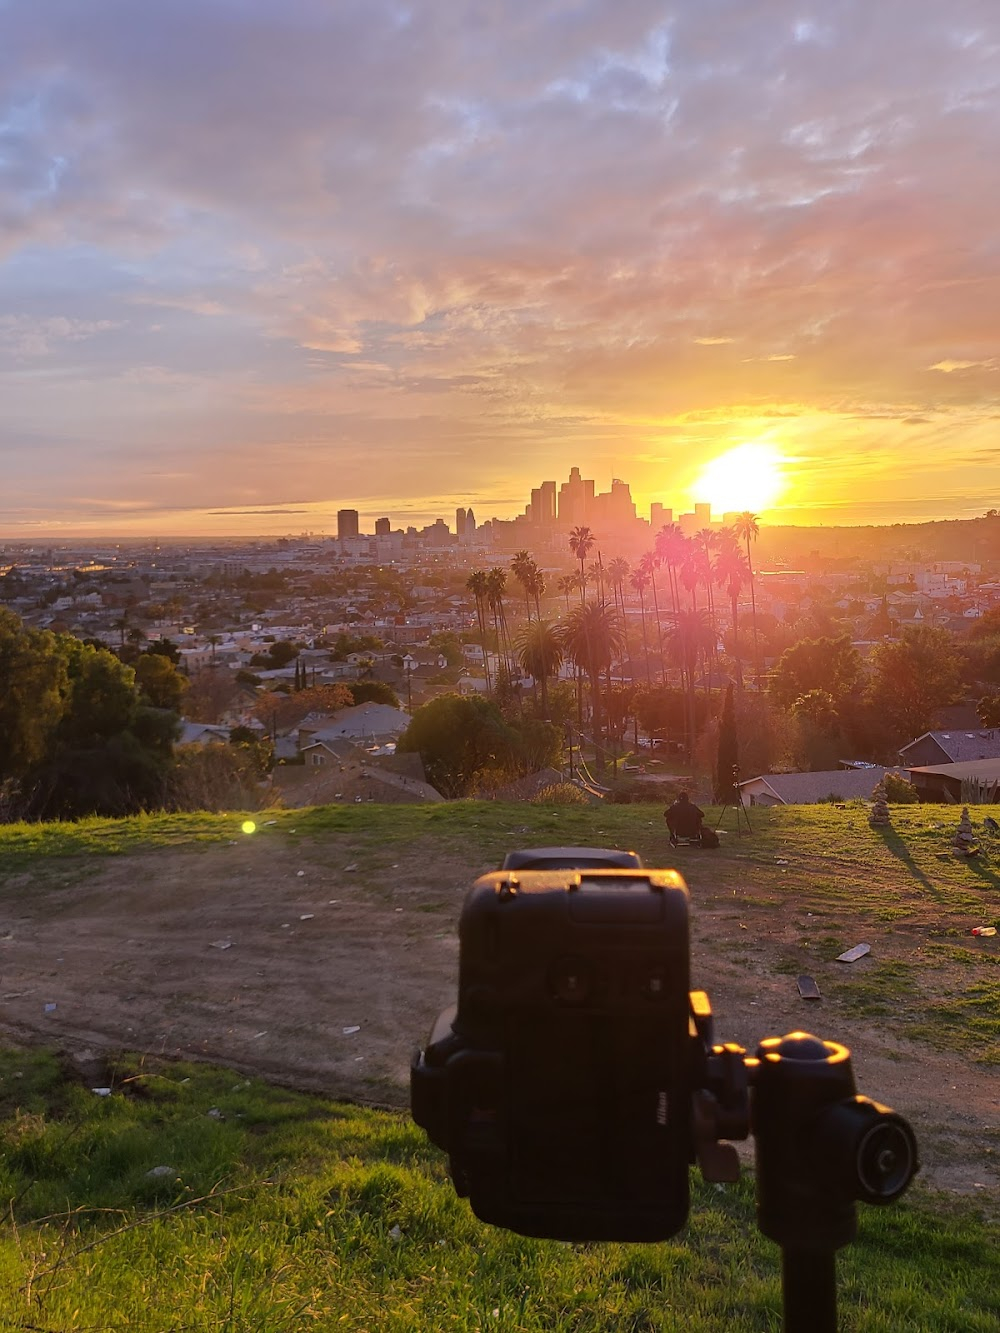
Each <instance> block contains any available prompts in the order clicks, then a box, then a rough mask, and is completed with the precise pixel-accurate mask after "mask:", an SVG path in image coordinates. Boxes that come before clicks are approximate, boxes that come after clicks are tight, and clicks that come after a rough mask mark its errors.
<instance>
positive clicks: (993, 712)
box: [976, 694, 1000, 727]
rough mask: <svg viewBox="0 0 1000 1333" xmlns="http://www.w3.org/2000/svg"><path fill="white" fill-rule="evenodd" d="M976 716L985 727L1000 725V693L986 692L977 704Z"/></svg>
mask: <svg viewBox="0 0 1000 1333" xmlns="http://www.w3.org/2000/svg"><path fill="white" fill-rule="evenodd" d="M976 716H977V717H978V718H979V721H980V722H981V723H982V725H983V726H984V727H1000V694H984V695H983V697H982V698H981V699H980V700H979V702H978V703H977V704H976Z"/></svg>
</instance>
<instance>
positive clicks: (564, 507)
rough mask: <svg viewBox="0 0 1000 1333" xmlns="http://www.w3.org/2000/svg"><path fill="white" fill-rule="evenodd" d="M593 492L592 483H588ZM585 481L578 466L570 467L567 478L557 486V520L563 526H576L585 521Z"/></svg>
mask: <svg viewBox="0 0 1000 1333" xmlns="http://www.w3.org/2000/svg"><path fill="white" fill-rule="evenodd" d="M590 493H591V495H593V493H594V483H593V482H591V483H590ZM586 495H587V483H586V482H585V481H584V480H583V478H582V477H581V476H580V469H579V468H578V467H574V468H570V471H569V480H568V481H564V482H563V484H562V485H561V486H560V487H559V522H560V523H561V524H562V526H563V527H567V528H576V527H579V526H580V525H581V524H583V523H586V521H587V499H586Z"/></svg>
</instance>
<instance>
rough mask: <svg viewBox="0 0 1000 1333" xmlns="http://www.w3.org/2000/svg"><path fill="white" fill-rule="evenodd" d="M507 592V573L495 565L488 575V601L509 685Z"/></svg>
mask: <svg viewBox="0 0 1000 1333" xmlns="http://www.w3.org/2000/svg"><path fill="white" fill-rule="evenodd" d="M506 591H507V571H506V570H505V569H504V568H503V567H502V566H501V565H495V566H494V567H493V569H491V570H490V572H489V573H488V574H487V575H486V600H487V602H488V603H489V608H490V610H491V611H492V613H493V625H494V628H495V630H496V635H497V654H498V657H499V660H500V664H501V666H502V668H503V670H504V671H505V672H506V676H507V681H508V683H509V682H510V678H511V669H510V640H509V637H508V634H507V617H506V614H505V613H504V605H503V597H504V593H505V592H506ZM498 675H499V671H498Z"/></svg>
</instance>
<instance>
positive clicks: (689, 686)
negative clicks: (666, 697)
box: [671, 607, 711, 761]
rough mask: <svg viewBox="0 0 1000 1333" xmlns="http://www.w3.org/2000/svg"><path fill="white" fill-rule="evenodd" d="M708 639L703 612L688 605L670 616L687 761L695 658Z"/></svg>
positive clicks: (693, 720) (693, 729)
mask: <svg viewBox="0 0 1000 1333" xmlns="http://www.w3.org/2000/svg"><path fill="white" fill-rule="evenodd" d="M710 643H711V630H710V628H709V624H708V616H707V614H706V612H705V611H704V610H698V609H697V608H695V607H692V608H691V610H690V611H678V613H677V615H676V616H675V617H674V629H673V634H672V636H671V648H672V650H673V653H674V655H675V657H676V658H677V659H678V661H679V662H680V664H681V675H682V678H683V681H684V692H685V696H686V698H687V752H688V760H689V761H690V760H691V759H692V758H693V757H694V746H695V739H696V736H697V714H696V707H695V681H696V679H697V675H698V659H699V658H700V657H704V655H705V654H706V653H707V652H708V649H709V645H710ZM706 697H707V691H706Z"/></svg>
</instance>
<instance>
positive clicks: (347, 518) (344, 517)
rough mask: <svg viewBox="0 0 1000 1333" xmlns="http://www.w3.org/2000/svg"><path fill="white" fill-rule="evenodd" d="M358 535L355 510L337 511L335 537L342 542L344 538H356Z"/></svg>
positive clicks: (356, 512)
mask: <svg viewBox="0 0 1000 1333" xmlns="http://www.w3.org/2000/svg"><path fill="white" fill-rule="evenodd" d="M357 535H358V511H357V510H356V509H338V510H337V537H338V539H339V540H340V541H343V540H344V538H345V537H356V536H357Z"/></svg>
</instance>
